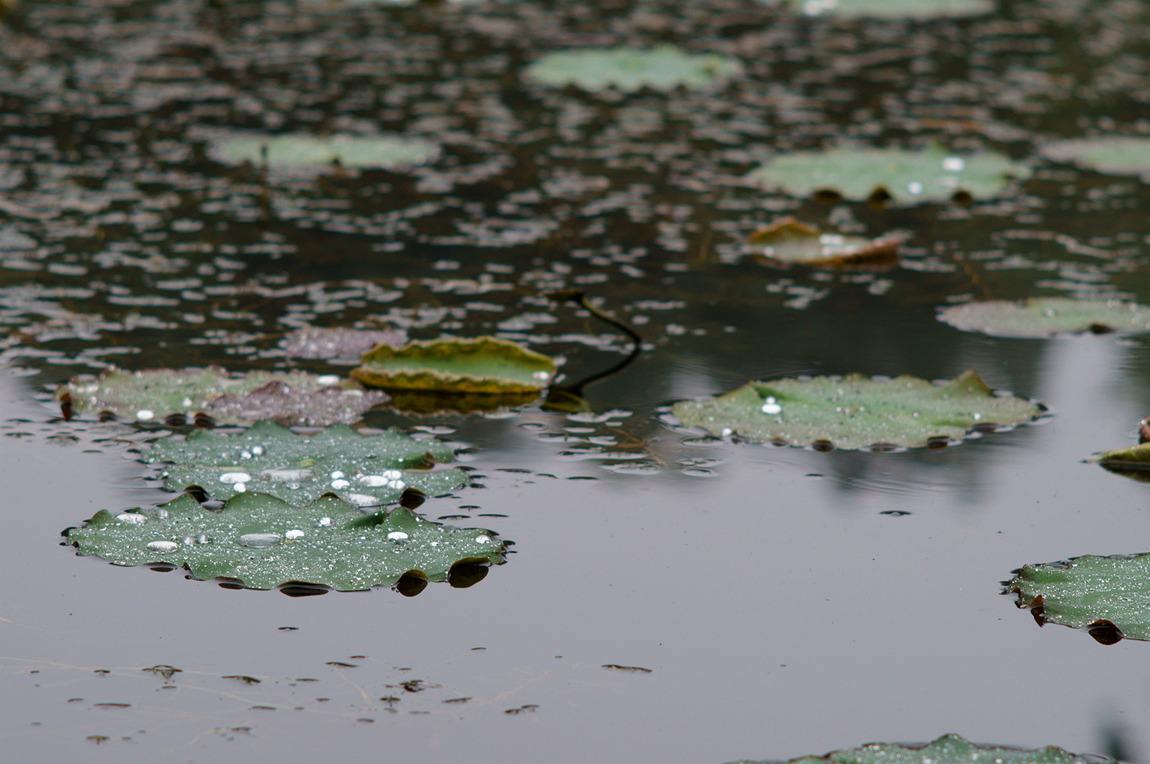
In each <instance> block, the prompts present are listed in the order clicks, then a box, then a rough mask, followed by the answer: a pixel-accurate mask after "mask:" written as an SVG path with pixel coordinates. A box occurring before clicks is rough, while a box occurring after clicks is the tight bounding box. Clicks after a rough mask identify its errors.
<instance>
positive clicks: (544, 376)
mask: <svg viewBox="0 0 1150 764" xmlns="http://www.w3.org/2000/svg"><path fill="white" fill-rule="evenodd" d="M531 376H533V377H535V379H539V380H544V379H549V378H550V377H551V375H550V374H548V373H547V372H545V371H537V372H535V373H534V374H532V375H531Z"/></svg>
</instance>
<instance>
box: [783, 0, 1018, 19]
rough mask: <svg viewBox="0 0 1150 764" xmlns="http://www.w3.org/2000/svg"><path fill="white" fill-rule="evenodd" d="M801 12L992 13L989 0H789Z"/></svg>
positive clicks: (920, 15)
mask: <svg viewBox="0 0 1150 764" xmlns="http://www.w3.org/2000/svg"><path fill="white" fill-rule="evenodd" d="M789 2H790V5H791V6H792V7H794V8H796V9H798V10H799V11H801V12H802V13H803V15H805V16H842V17H847V18H856V17H861V18H881V19H929V18H940V17H948V18H949V17H957V16H982V15H985V14H988V13H993V12H994V9H995V5H994V3H993V2H992V0H789Z"/></svg>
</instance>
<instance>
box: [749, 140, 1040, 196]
mask: <svg viewBox="0 0 1150 764" xmlns="http://www.w3.org/2000/svg"><path fill="white" fill-rule="evenodd" d="M1029 174H1030V171H1029V169H1027V168H1026V167H1025V166H1024V165H1021V164H1017V163H1015V162H1012V161H1011V160H1010V159H1008V158H1007V157H1005V156H1003V155H1001V154H994V153H983V154H975V155H967V154H962V153H957V152H956V153H951V152H949V151H947V150H946V149H944V148H942V147H940V146H932V147H930V148H927V149H922V150H919V151H903V150H898V149H866V148H846V147H840V148H834V149H829V150H827V151H801V152H794V153H788V154H783V155H782V156H779V157H776V158H775V159H772V160H771V161H770V162H768V163H767V164H766V165H764V166H762V167H760V168H759V169H757V170H755V171H754V172H752V173H751V174H750V175H749V176H747V181H748V183H750V184H751V185H753V186H757V187H759V188H762V189H765V190H782V191H785V192H787V193H789V194H793V195H795V196H810V195H812V194H815V193H819V192H831V193H836V194H839V195H841V196H843V197H845V198H847V199H860V200H861V199H869V198H871V197H872V196H876V195H879V196H889V197H890V198H891V199H893V201H895V202H897V203H899V204H916V203H922V202H942V201H947V200H949V199H952V198H954V197H955V196H956V195H958V194H967V195H969V196H972V197H975V198H992V197H995V196H998V195H999V194H1001V193H1003V192H1004V191H1005V190H1006V189H1007V188H1008V187H1009V185H1010V183H1011V180H1012V179H1024V178H1026V177H1027V176H1028V175H1029Z"/></svg>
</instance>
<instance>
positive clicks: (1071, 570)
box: [1006, 553, 1150, 644]
mask: <svg viewBox="0 0 1150 764" xmlns="http://www.w3.org/2000/svg"><path fill="white" fill-rule="evenodd" d="M1016 574H1017V575H1015V577H1014V578H1013V579H1011V580H1010V581H1008V582H1007V583H1006V589H1007V591H1008V592H1010V593H1013V594H1016V595H1018V600H1017V604H1018V607H1020V608H1028V609H1029V610H1030V611H1031V613H1032V614H1033V615H1034V618H1035V620H1037V621H1038V623H1039V625H1042V624H1044V623H1057V624H1061V625H1062V626H1069V627H1071V628H1072V629H1086V630H1087V631H1089V632H1090V635H1091V636H1092V637H1094V638H1095V639H1097V640H1098V641H1099V642H1102V643H1103V644H1113V643H1114V642H1117V641H1118V640H1120V639H1122V638H1123V637H1127V638H1129V639H1141V640H1150V553H1145V554H1136V555H1133V556H1129V557H1102V556H1098V555H1086V556H1085V557H1075V558H1072V559H1070V560H1067V561H1064V562H1047V563H1042V564H1040V565H1027V566H1025V567H1023V568H1022V569H1021V570H1018V571H1016Z"/></svg>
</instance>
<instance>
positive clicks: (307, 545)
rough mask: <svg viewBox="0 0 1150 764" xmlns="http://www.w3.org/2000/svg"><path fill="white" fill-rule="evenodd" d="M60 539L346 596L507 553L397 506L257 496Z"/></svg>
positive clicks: (140, 560)
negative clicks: (297, 502)
mask: <svg viewBox="0 0 1150 764" xmlns="http://www.w3.org/2000/svg"><path fill="white" fill-rule="evenodd" d="M66 536H67V539H68V541H69V542H70V543H72V544H74V545H75V546H76V548H77V550H78V552H79V554H81V555H95V556H97V557H102V558H104V559H105V560H108V561H109V562H112V563H114V564H116V565H144V564H148V563H165V564H168V565H173V566H177V567H185V568H187V569H188V571H189V572H190V573H191V575H192V577H193V578H198V579H201V580H208V579H213V578H228V579H235V580H237V581H239V582H241V583H242V584H243V585H244V586H246V587H248V588H250V589H272V588H274V587H277V586H282V585H284V584H291V583H302V584H313V585H318V586H330V587H332V588H333V589H338V590H340V591H353V590H360V589H370V588H371V587H373V586H390V585H393V584H395V583H396V582H397V581H399V580H400V578H401V577H403V576H404V575H405V574H408V573H409V572H414V573H413V575H419V576H422V577H424V578H425V579H427V580H430V581H443V580H446V579H447V578H448V575H449V574H450V572H451V569H452V567H453V566H455V565H459V564H461V563H466V564H470V563H474V564H483V565H490V564H498V563H500V562H502V561H503V554H504V551H505V545H504V543H503V542H502V541H500V540H499V539H498V537H497V536H496V535H495V534H494V533H492V532H490V531H485V530H479V529H474V528H468V529H463V528H454V527H450V526H445V525H440V524H438V523H433V522H431V521H429V520H424V519H423V518H420V517H418V516H417V515H415V514H414V513H413V512H411V511H410V510H407V509H404V508H399V509H396V510H394V511H392V512H378V513H376V514H373V515H364V514H363V513H362V512H360V511H359V510H358V509H356V508H355V507H353V506H352V505H351V504H348V503H347V502H345V501H342V500H340V499H337V498H335V497H334V496H326V497H324V498H321V499H319V500H317V501H315V502H313V503H311V504H307V505H305V506H302V507H296V506H292V505H290V504H287V503H286V502H283V501H280V500H279V499H277V498H275V497H272V496H266V495H263V494H255V493H248V494H243V495H240V496H237V497H235V498H233V499H231V500H230V501H228V502H227V504H225V505H224V507H223V509H221V510H216V511H213V510H208V509H205V508H203V507H201V506H200V505H199V503H197V502H196V500H195V499H193V498H192V497H191V496H188V495H184V496H181V497H179V498H178V499H176V500H175V501H172V502H169V503H167V504H164V505H163V506H160V507H152V508H149V509H136V510H132V511H129V512H121V513H119V514H112V513H111V512H108V511H106V510H101V511H100V512H97V513H96V514H95V515H94V516H93V517H92V519H90V520H88V522H87V523H85V524H84V526H83V527H82V528H70V529H68V531H66Z"/></svg>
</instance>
